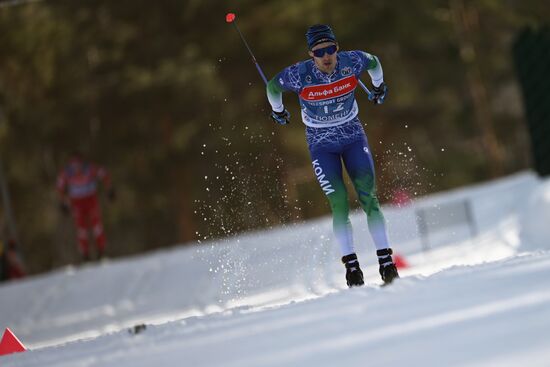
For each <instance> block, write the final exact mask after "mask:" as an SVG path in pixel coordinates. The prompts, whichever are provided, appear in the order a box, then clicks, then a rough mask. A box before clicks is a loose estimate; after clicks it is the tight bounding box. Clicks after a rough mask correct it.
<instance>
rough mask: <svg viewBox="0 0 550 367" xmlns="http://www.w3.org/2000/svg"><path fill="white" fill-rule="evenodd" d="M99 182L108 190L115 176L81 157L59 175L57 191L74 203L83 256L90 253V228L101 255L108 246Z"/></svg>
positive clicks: (75, 219)
mask: <svg viewBox="0 0 550 367" xmlns="http://www.w3.org/2000/svg"><path fill="white" fill-rule="evenodd" d="M99 181H102V183H103V185H104V187H105V188H106V189H107V190H109V189H110V188H111V178H110V175H109V173H108V172H107V170H106V169H105V168H103V167H101V166H98V165H95V164H93V163H88V162H84V161H82V160H80V159H72V160H71V161H70V162H69V164H68V165H67V166H66V167H65V168H64V169H63V170H62V171H61V172H60V173H59V176H58V178H57V190H58V191H59V194H60V195H61V198H62V200H63V202H65V203H67V201H68V202H69V203H70V206H71V211H72V215H73V218H74V221H75V224H76V231H77V238H78V245H79V248H80V252H81V254H82V255H83V256H88V255H89V248H88V231H89V230H90V229H91V230H92V232H93V234H94V237H95V241H96V245H97V250H98V252H99V254H100V255H101V254H103V251H104V249H105V233H104V231H103V223H102V221H101V210H100V207H99V201H98V195H97V186H98V183H99Z"/></svg>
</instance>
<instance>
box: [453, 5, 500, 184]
mask: <svg viewBox="0 0 550 367" xmlns="http://www.w3.org/2000/svg"><path fill="white" fill-rule="evenodd" d="M449 8H450V11H451V16H452V20H453V25H454V29H455V32H456V36H457V40H458V44H459V47H460V56H461V58H462V61H463V62H464V65H465V67H466V79H467V82H468V89H469V90H470V93H471V98H472V102H473V105H474V113H475V122H476V125H477V128H478V130H479V132H480V134H481V146H482V148H483V150H484V151H485V153H486V154H487V159H488V164H489V169H490V173H491V176H492V177H497V176H499V175H501V174H502V172H503V161H504V154H503V151H502V147H501V146H500V144H499V142H498V139H497V137H496V133H495V129H494V123H493V116H492V114H491V109H490V104H489V98H488V95H487V88H486V87H485V84H484V83H483V79H482V76H481V70H480V68H479V60H478V56H477V51H476V46H475V43H474V38H475V35H476V34H477V33H478V32H479V14H478V12H477V9H476V8H475V6H474V5H473V4H472V5H468V6H466V5H465V4H464V0H450V1H449Z"/></svg>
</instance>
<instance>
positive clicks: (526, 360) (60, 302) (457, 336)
mask: <svg viewBox="0 0 550 367" xmlns="http://www.w3.org/2000/svg"><path fill="white" fill-rule="evenodd" d="M538 184H539V183H538V181H537V180H536V179H535V178H534V177H533V175H531V174H522V175H516V176H512V177H510V178H508V179H506V180H500V181H497V182H493V183H490V184H487V185H480V186H476V187H471V188H466V189H462V190H456V191H453V192H449V193H445V194H438V195H433V196H432V197H428V198H425V199H422V200H420V201H419V203H417V204H415V205H434V203H435V205H438V204H441V203H442V202H445V201H446V200H447V201H448V200H456V199H457V198H463V197H469V198H472V202H474V203H475V208H474V213H475V215H476V216H478V217H479V218H478V223H481V224H480V229H481V233H480V234H479V236H477V237H476V238H475V239H474V240H472V239H461V240H457V237H456V235H455V232H454V230H452V231H448V233H447V235H446V236H447V237H446V239H445V241H443V242H442V243H440V244H439V245H438V246H435V247H434V248H433V249H432V250H431V251H429V252H421V251H419V248H420V247H421V246H420V242H419V239H418V237H415V236H412V238H411V236H409V237H408V238H407V239H406V240H405V238H406V236H404V235H403V233H402V231H404V230H405V229H406V230H407V231H409V233H410V231H411V228H413V227H414V215H412V214H411V213H413V208H405V209H393V208H388V209H387V210H386V211H385V214H386V213H387V214H386V216H387V218H388V222H390V230H391V231H393V232H392V233H390V234H391V237H392V238H393V239H400V240H399V243H400V245H401V246H399V247H397V246H395V249H396V250H397V251H398V252H400V253H402V254H405V255H406V258H407V260H408V261H409V263H411V264H412V267H411V268H409V269H405V270H403V271H401V275H402V279H400V280H399V281H398V282H396V283H395V284H393V285H392V286H390V287H384V288H380V287H378V285H377V284H379V283H380V280H379V275H378V269H377V267H376V260H375V257H374V256H373V255H372V252H373V250H372V249H373V248H374V247H373V246H372V243H369V238H368V233H367V232H366V231H365V230H364V227H366V226H362V227H363V228H362V227H361V225H360V222H361V221H364V218H363V215H362V214H361V213H356V214H354V215H353V217H352V222H353V223H354V229H356V233H355V238H356V239H357V242H358V243H366V246H361V247H360V248H358V250H359V254H360V258H362V259H364V260H363V261H362V264H364V267H365V276H366V283H367V285H366V286H365V287H362V288H354V289H351V290H348V289H346V287H345V283H344V279H343V274H344V272H343V269H342V266H341V264H339V263H338V254H337V252H336V249H335V247H336V246H335V245H333V244H332V243H331V236H330V231H331V224H330V218H323V219H320V220H316V221H311V222H307V223H304V224H297V225H294V226H291V227H290V228H281V229H277V230H273V231H270V232H256V233H250V234H247V235H243V236H239V237H236V238H233V239H228V240H226V241H223V243H220V244H216V245H215V246H214V245H212V246H208V245H206V246H205V245H203V246H198V247H184V248H181V249H173V250H168V251H160V252H157V253H153V254H147V255H144V256H139V257H134V258H130V259H125V260H118V261H111V262H106V263H103V264H99V265H87V266H84V267H82V268H80V269H75V268H73V267H68V268H65V269H60V270H58V271H56V272H53V273H51V274H47V275H42V276H38V277H35V278H32V279H29V280H26V281H23V282H14V283H9V284H7V285H3V286H0V327H10V328H11V329H12V330H13V331H14V333H15V334H16V335H17V336H18V337H19V338H20V339H21V340H22V341H23V343H25V344H26V345H27V346H28V347H30V348H31V350H30V351H27V352H25V353H19V354H15V355H9V356H5V357H0V366H2V367H4V366H14V367H15V366H29V367H30V366H55V367H58V366H71V367H73V366H82V367H84V366H85V367H92V366H121V367H126V366H128V367H129V366H132V367H135V366H151V365H159V366H224V367H227V366H303V365H314V366H342V365H347V364H357V363H361V364H366V365H369V366H388V365H406V366H422V367H425V366H520V365H527V364H528V365H529V366H530V367H531V366H549V365H550V362H548V361H550V331H549V330H550V287H549V286H548V284H549V283H548V281H547V279H550V251H546V250H540V251H535V252H528V253H524V252H522V251H521V248H522V247H521V240H520V238H519V234H518V232H519V228H518V214H519V210H520V209H518V208H519V205H518V202H519V201H520V200H521V199H522V197H523V198H524V197H525V196H527V195H528V193H529V192H530V191H532V190H533V189H534V188H535V187H537V186H538ZM503 194H506V195H503ZM497 197H498V198H499V199H498V201H495V200H496V199H495V198H497ZM502 197H505V198H506V199H501V198H502ZM514 200H515V201H514ZM511 208H513V210H510V209H511ZM411 220H412V222H411ZM548 220H549V221H550V218H548ZM392 223H393V225H392ZM392 228H393V229H392ZM358 247H359V246H358ZM250 264H252V265H250ZM312 269H313V271H311V270H312ZM140 323H147V324H148V326H147V329H146V330H145V331H143V332H142V333H139V334H137V335H134V334H131V333H129V332H128V330H127V328H129V327H131V326H133V325H136V324H140Z"/></svg>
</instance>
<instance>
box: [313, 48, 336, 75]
mask: <svg viewBox="0 0 550 367" xmlns="http://www.w3.org/2000/svg"><path fill="white" fill-rule="evenodd" d="M331 46H336V51H338V44H336V43H334V42H323V43H320V44H318V45H315V47H313V48H312V49H311V51H309V56H311V57H313V60H314V61H315V65H316V66H317V68H318V69H319V70H321V71H322V72H324V73H327V74H330V73H332V71H333V70H334V68H335V67H336V52H333V54H332V55H329V52H330V51H334V47H331ZM322 49H325V50H324V51H321V50H322ZM315 51H317V54H319V53H322V54H323V55H322V56H319V57H318V56H316V55H315V54H314V52H315Z"/></svg>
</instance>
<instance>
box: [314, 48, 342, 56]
mask: <svg viewBox="0 0 550 367" xmlns="http://www.w3.org/2000/svg"><path fill="white" fill-rule="evenodd" d="M336 49H337V47H336V45H330V46H327V47H323V48H318V49H317V50H315V51H313V50H312V51H311V52H313V56H315V57H323V56H325V52H326V53H327V54H329V55H332V54H334V53H335V52H336Z"/></svg>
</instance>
